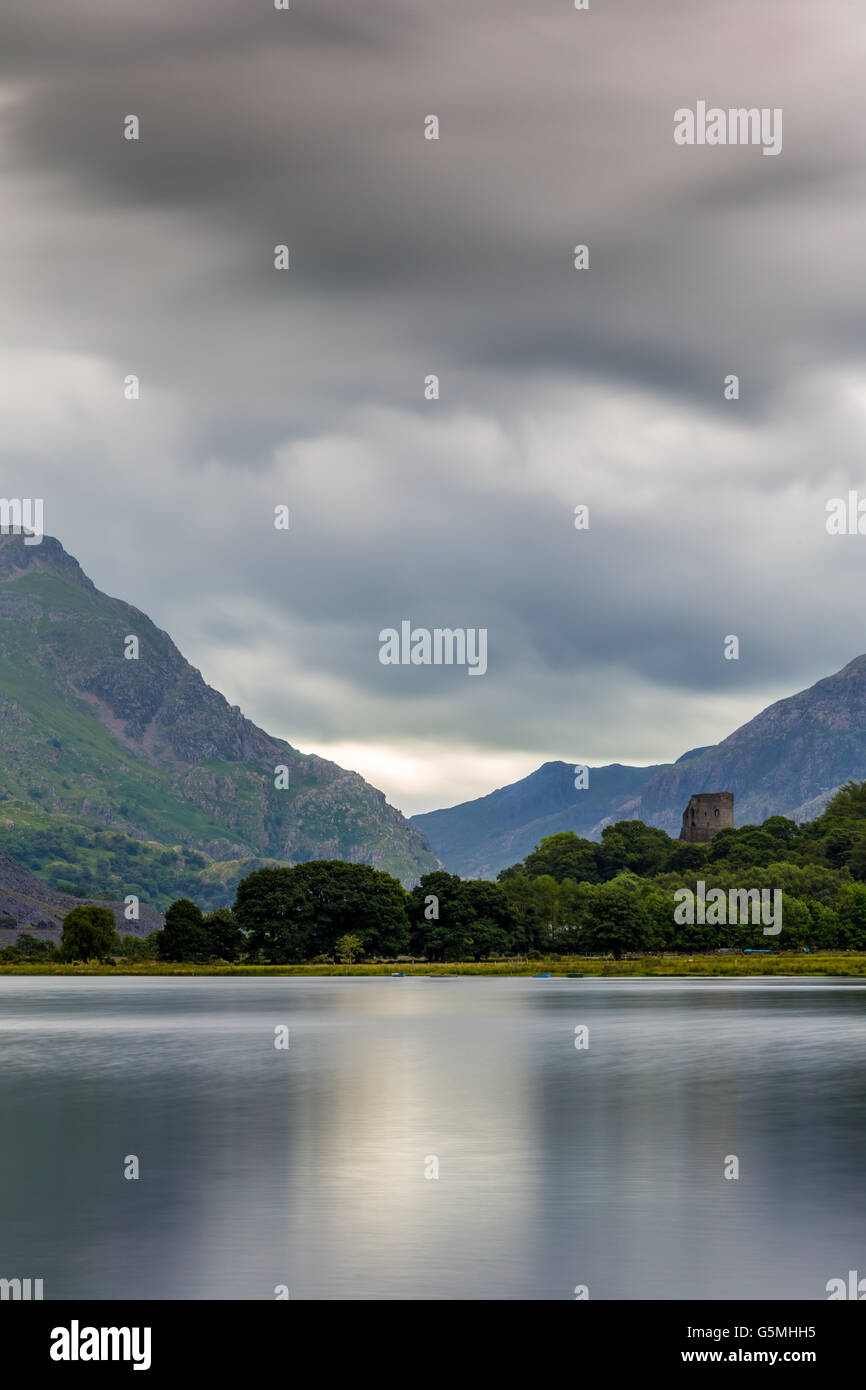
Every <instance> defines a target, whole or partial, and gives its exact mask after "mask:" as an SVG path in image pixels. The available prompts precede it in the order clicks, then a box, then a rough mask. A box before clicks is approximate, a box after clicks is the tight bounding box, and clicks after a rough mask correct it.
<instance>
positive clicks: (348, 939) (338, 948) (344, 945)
mask: <svg viewBox="0 0 866 1390" xmlns="http://www.w3.org/2000/svg"><path fill="white" fill-rule="evenodd" d="M334 953H335V955H336V957H337V960H339V961H342V962H343V964H344V965H351V964H352V963H353V962H354V960H355V959H356V957H357V956H362V955H363V954H364V943H363V941H362V940H361V938H360V936H353V935H352V933H351V932H346V934H345V936H340V937H338V938H337V940H336V941H335V942H334Z"/></svg>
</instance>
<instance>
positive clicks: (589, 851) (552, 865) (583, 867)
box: [523, 830, 599, 883]
mask: <svg viewBox="0 0 866 1390" xmlns="http://www.w3.org/2000/svg"><path fill="white" fill-rule="evenodd" d="M598 854H599V847H598V845H596V844H593V842H592V840H583V839H581V837H580V836H579V835H575V833H574V831H573V830H563V831H561V832H560V833H559V834H558V835H546V836H545V837H544V839H543V840H542V841H541V844H539V845H536V847H535V849H534V850H533V851H532V853H531V854H528V855H527V856H526V859H525V860H524V863H523V869H524V872H525V873H526V874H527V876H528V877H529V878H540V877H541V876H542V875H549V876H550V877H551V878H552V879H555V880H556V882H557V883H562V881H563V879H566V878H571V879H574V881H575V883H598Z"/></svg>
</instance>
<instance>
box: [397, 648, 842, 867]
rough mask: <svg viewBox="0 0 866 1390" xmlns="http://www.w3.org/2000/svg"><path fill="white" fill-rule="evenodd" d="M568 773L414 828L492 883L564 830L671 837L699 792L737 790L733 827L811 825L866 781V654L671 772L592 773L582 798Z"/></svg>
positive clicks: (543, 777)
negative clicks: (849, 788) (633, 824)
mask: <svg viewBox="0 0 866 1390" xmlns="http://www.w3.org/2000/svg"><path fill="white" fill-rule="evenodd" d="M572 771H573V770H572V768H571V767H570V765H569V764H566V763H558V762H554V763H545V764H544V766H543V767H540V768H539V769H538V770H537V771H536V772H533V773H531V774H530V776H529V777H524V778H523V779H522V780H521V781H519V782H515V783H513V785H511V786H508V787H503V788H501V789H500V790H499V791H495V792H492V793H491V794H490V795H489V796H484V797H481V798H480V799H479V800H477V801H468V802H464V803H463V804H462V805H460V806H452V807H450V808H447V809H444V810H441V811H428V812H426V813H424V814H423V815H417V816H413V817H412V822H413V824H415V825H417V826H419V827H420V828H421V829H422V830H423V831H424V832H425V834H426V835H427V837H428V839H429V840H430V843H431V845H432V846H433V848H434V850H435V851H436V853H437V854H438V855H439V857H440V859H441V860H442V861H443V863H444V864H445V867H446V868H447V869H449V870H450V871H451V872H453V873H460V874H471V875H476V874H477V875H478V876H480V877H495V875H496V874H497V873H498V871H499V870H500V869H503V868H506V867H507V866H508V865H509V864H514V863H516V862H517V861H518V860H520V859H522V858H524V856H525V855H526V854H527V853H528V852H529V850H531V849H532V848H533V847H534V845H535V844H537V843H538V841H539V840H540V839H541V838H542V836H544V835H552V834H555V833H556V832H557V831H560V830H573V831H575V832H576V833H577V834H579V835H583V836H586V838H588V839H598V838H599V837H600V835H601V831H602V830H603V829H604V827H605V826H606V825H611V824H613V823H614V822H615V821H618V820H631V819H639V820H642V821H645V822H646V823H647V824H648V825H656V826H659V827H660V828H661V829H662V830H666V831H667V832H668V834H669V835H673V836H676V835H678V834H679V831H680V827H681V825H682V816H683V811H684V809H685V807H686V806H687V804H688V801H689V797H690V796H692V795H693V794H694V793H695V792H714V791H730V792H733V793H734V817H735V824H736V825H748V824H752V823H760V822H761V821H764V820H766V818H767V817H768V816H773V815H781V816H788V817H790V818H791V819H792V820H812V819H814V818H815V817H816V816H818V815H820V813H821V811H822V810H823V809H824V807H825V806H826V804H827V802H828V801H829V799H830V797H831V796H833V794H834V793H835V792H836V791H838V789H839V787H840V786H841V785H842V784H843V783H844V782H846V781H848V780H849V779H851V778H853V779H854V780H856V781H861V780H864V779H866V656H858V657H856V658H855V660H854V661H852V662H850V663H849V664H848V665H847V666H846V667H845V668H844V669H843V670H842V671H839V672H837V673H836V675H833V676H827V677H826V678H825V679H824V680H820V681H818V682H817V684H816V685H813V686H811V687H810V688H809V689H808V690H803V691H801V692H800V693H799V694H797V695H791V696H789V697H788V698H787V699H784V700H779V701H777V702H776V704H774V705H770V706H769V707H768V708H767V709H765V710H764V711H763V712H762V713H761V714H758V715H756V717H755V718H754V719H751V720H749V722H748V723H747V724H744V725H742V727H741V728H739V729H737V730H736V731H735V732H734V733H732V734H731V735H730V736H729V737H728V738H726V739H724V740H723V742H721V743H719V744H715V745H712V744H711V745H709V746H707V747H704V748H693V749H690V750H689V751H688V752H687V753H684V754H683V755H682V756H681V757H680V758H678V759H677V761H676V762H675V763H670V764H662V765H661V766H659V767H655V768H652V767H650V768H638V767H623V766H621V765H620V764H618V763H614V764H613V765H612V766H610V767H605V768H597V769H593V770H591V771H590V777H589V787H588V788H587V790H585V791H575V790H574V788H573V777H572Z"/></svg>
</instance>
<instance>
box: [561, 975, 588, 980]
mask: <svg viewBox="0 0 866 1390" xmlns="http://www.w3.org/2000/svg"><path fill="white" fill-rule="evenodd" d="M565 978H566V979H567V980H585V979H586V976H585V975H566V977H565Z"/></svg>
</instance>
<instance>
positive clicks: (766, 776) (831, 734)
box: [630, 656, 866, 835]
mask: <svg viewBox="0 0 866 1390" xmlns="http://www.w3.org/2000/svg"><path fill="white" fill-rule="evenodd" d="M850 778H853V779H854V780H855V781H862V780H863V779H864V778H866V656H858V657H855V659H854V660H853V661H851V662H849V663H848V665H847V666H845V667H844V668H843V669H842V670H841V671H837V673H836V674H835V675H833V676H826V677H825V678H824V679H823V680H820V681H818V682H817V683H816V684H815V685H813V686H810V687H809V689H808V690H801V691H800V692H799V693H798V694H797V695H790V696H788V697H787V698H786V699H784V700H778V701H777V702H776V703H775V704H774V705H770V706H769V707H768V708H767V709H765V710H763V711H762V712H761V713H760V714H758V715H756V716H755V718H754V719H750V720H749V722H748V723H747V724H743V725H742V727H741V728H739V729H737V730H736V731H735V732H734V733H732V734H730V735H729V737H728V738H726V739H724V740H723V741H722V742H721V743H719V744H716V746H715V747H712V748H709V749H707V750H706V751H705V752H703V753H699V755H698V756H692V757H689V758H688V759H687V760H686V761H682V760H680V761H679V762H677V763H674V765H673V766H672V767H663V768H661V769H660V770H659V771H658V772H657V773H656V775H655V777H653V779H652V780H651V781H649V782H648V783H647V784H646V786H645V787H644V788H643V790H642V791H641V794H640V799H639V801H638V804H637V806H636V808H635V811H634V812H631V813H630V814H637V815H638V816H639V818H640V819H641V820H643V821H646V822H647V824H648V825H657V826H659V827H660V828H661V829H662V830H667V831H668V833H669V834H674V835H676V834H678V832H679V828H680V824H681V822H682V814H683V810H684V808H685V806H686V803H687V802H688V799H689V797H690V796H691V795H692V793H693V792H703V791H729V792H733V793H734V817H735V822H736V824H737V825H750V824H754V823H758V824H760V822H761V821H763V820H766V818H767V817H768V816H789V817H790V818H791V819H792V820H811V819H814V817H815V816H817V815H819V814H820V812H821V811H822V810H823V809H824V807H825V806H826V804H827V802H828V801H829V799H830V797H831V796H832V795H833V793H834V792H836V791H838V789H839V787H840V786H841V785H842V784H843V783H844V782H847V781H848V780H849V779H850Z"/></svg>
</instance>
